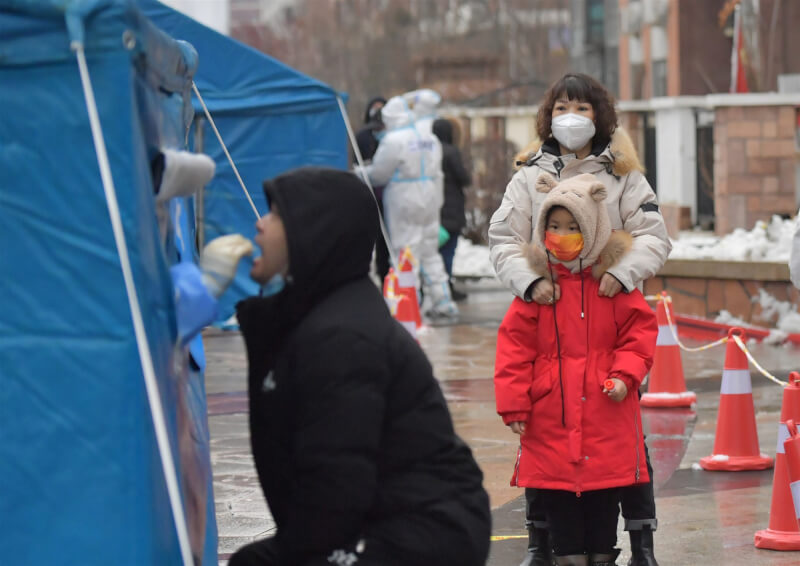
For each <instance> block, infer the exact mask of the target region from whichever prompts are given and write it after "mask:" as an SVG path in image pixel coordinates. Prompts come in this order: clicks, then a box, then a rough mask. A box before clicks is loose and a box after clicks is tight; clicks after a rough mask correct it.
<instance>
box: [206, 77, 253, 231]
mask: <svg viewBox="0 0 800 566" xmlns="http://www.w3.org/2000/svg"><path fill="white" fill-rule="evenodd" d="M192 90H194V93H195V94H196V95H197V98H198V100H200V105H201V106H202V107H203V112H205V114H206V118H208V122H209V123H210V124H211V128H212V129H213V130H214V134H216V136H217V140H218V141H219V145H220V146H221V147H222V151H224V152H225V157H227V158H228V163H230V164H231V168H232V169H233V173H234V174H235V175H236V179H238V181H239V185H240V186H241V187H242V191H243V192H244V196H245V197H247V202H249V203H250V206H251V207H253V212H255V213H256V219H260V218H261V215H260V214H259V213H258V209H257V208H256V205H255V203H254V202H253V199H252V198H251V197H250V193H249V192H248V190H247V187H245V186H244V181H242V176H241V175H239V170H238V169H237V168H236V164H235V163H234V162H233V158H232V157H231V154H230V153H229V152H228V147H227V146H226V145H225V142H224V141H222V136H221V135H220V133H219V130H218V129H217V125H216V124H215V123H214V118H212V117H211V112H209V111H208V106H206V101H205V100H203V97H202V96H200V91H199V90H198V89H197V85H196V84H195V83H194V81H192Z"/></svg>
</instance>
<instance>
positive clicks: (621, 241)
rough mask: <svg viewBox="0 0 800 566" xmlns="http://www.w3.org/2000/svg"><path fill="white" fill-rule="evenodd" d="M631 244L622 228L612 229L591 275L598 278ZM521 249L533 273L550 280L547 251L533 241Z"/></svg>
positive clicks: (631, 239) (631, 238) (629, 238)
mask: <svg viewBox="0 0 800 566" xmlns="http://www.w3.org/2000/svg"><path fill="white" fill-rule="evenodd" d="M632 246H633V236H631V235H630V234H628V233H627V232H625V231H623V230H614V231H613V232H612V233H611V237H610V238H609V239H608V243H607V244H606V245H605V247H604V248H603V249H602V251H601V252H600V255H599V256H598V258H597V261H596V262H595V264H594V265H593V266H592V276H593V277H594V278H595V279H600V278H601V277H602V276H603V274H604V273H605V272H606V271H608V270H609V269H610V268H611V267H613V266H614V265H616V264H617V262H618V261H619V260H620V258H622V256H624V255H625V254H626V253H628V251H629V250H630V249H631V247H632ZM522 251H523V254H524V255H525V257H526V258H527V259H528V265H530V266H531V269H533V271H534V273H536V274H538V275H541V276H542V277H544V278H545V279H547V280H548V281H550V280H551V278H550V270H549V269H548V268H547V251H546V250H545V249H544V246H542V245H541V244H534V243H530V244H523V245H522Z"/></svg>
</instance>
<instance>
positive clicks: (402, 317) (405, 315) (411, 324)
mask: <svg viewBox="0 0 800 566" xmlns="http://www.w3.org/2000/svg"><path fill="white" fill-rule="evenodd" d="M397 298H398V301H397V309H396V310H395V312H394V313H393V314H394V318H395V320H397V322H399V323H400V324H401V325H402V326H403V328H405V329H406V330H408V332H409V333H410V334H411V336H412V337H413V338H414V340H417V323H416V320H415V319H414V312H415V311H414V305H412V304H411V301H410V300H409V298H408V297H406V296H403V295H398V297H397ZM416 312H419V309H417V311H416Z"/></svg>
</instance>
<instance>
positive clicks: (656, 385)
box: [641, 291, 697, 408]
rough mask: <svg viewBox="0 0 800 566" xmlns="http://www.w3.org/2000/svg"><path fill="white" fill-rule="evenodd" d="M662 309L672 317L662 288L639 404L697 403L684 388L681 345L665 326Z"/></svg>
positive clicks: (665, 314) (686, 405)
mask: <svg viewBox="0 0 800 566" xmlns="http://www.w3.org/2000/svg"><path fill="white" fill-rule="evenodd" d="M666 309H669V314H670V315H671V319H672V320H675V314H674V312H673V311H672V302H671V301H668V300H667V294H666V292H664V291H662V292H661V298H660V299H659V301H658V305H656V320H657V321H658V338H657V339H656V353H655V357H654V358H653V367H652V369H651V370H650V377H649V378H648V381H649V385H648V387H647V393H645V394H644V395H642V399H641V405H642V407H656V408H661V407H691V406H692V405H694V404H695V403H697V395H695V394H694V393H693V392H691V391H687V390H686V380H685V379H684V377H683V362H682V361H681V347H680V346H679V345H678V341H677V340H676V339H675V335H674V334H673V333H672V330H671V329H670V327H669V319H668V318H667V313H666Z"/></svg>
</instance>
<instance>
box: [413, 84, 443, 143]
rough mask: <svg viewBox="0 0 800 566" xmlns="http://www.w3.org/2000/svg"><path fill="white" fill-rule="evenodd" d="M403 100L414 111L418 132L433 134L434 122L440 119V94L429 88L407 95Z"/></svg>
mask: <svg viewBox="0 0 800 566" xmlns="http://www.w3.org/2000/svg"><path fill="white" fill-rule="evenodd" d="M403 99H404V100H405V101H406V102H407V103H408V105H409V106H410V107H411V108H412V109H413V112H414V122H415V124H416V126H417V130H419V131H420V132H425V133H427V134H432V133H433V122H434V121H435V120H436V118H438V117H439V116H438V114H437V111H436V109H437V108H439V104H441V102H442V97H441V96H440V95H439V93H438V92H436V91H435V90H431V89H429V88H421V89H419V90H412V91H411V92H407V93H405V94H404V95H403Z"/></svg>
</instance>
